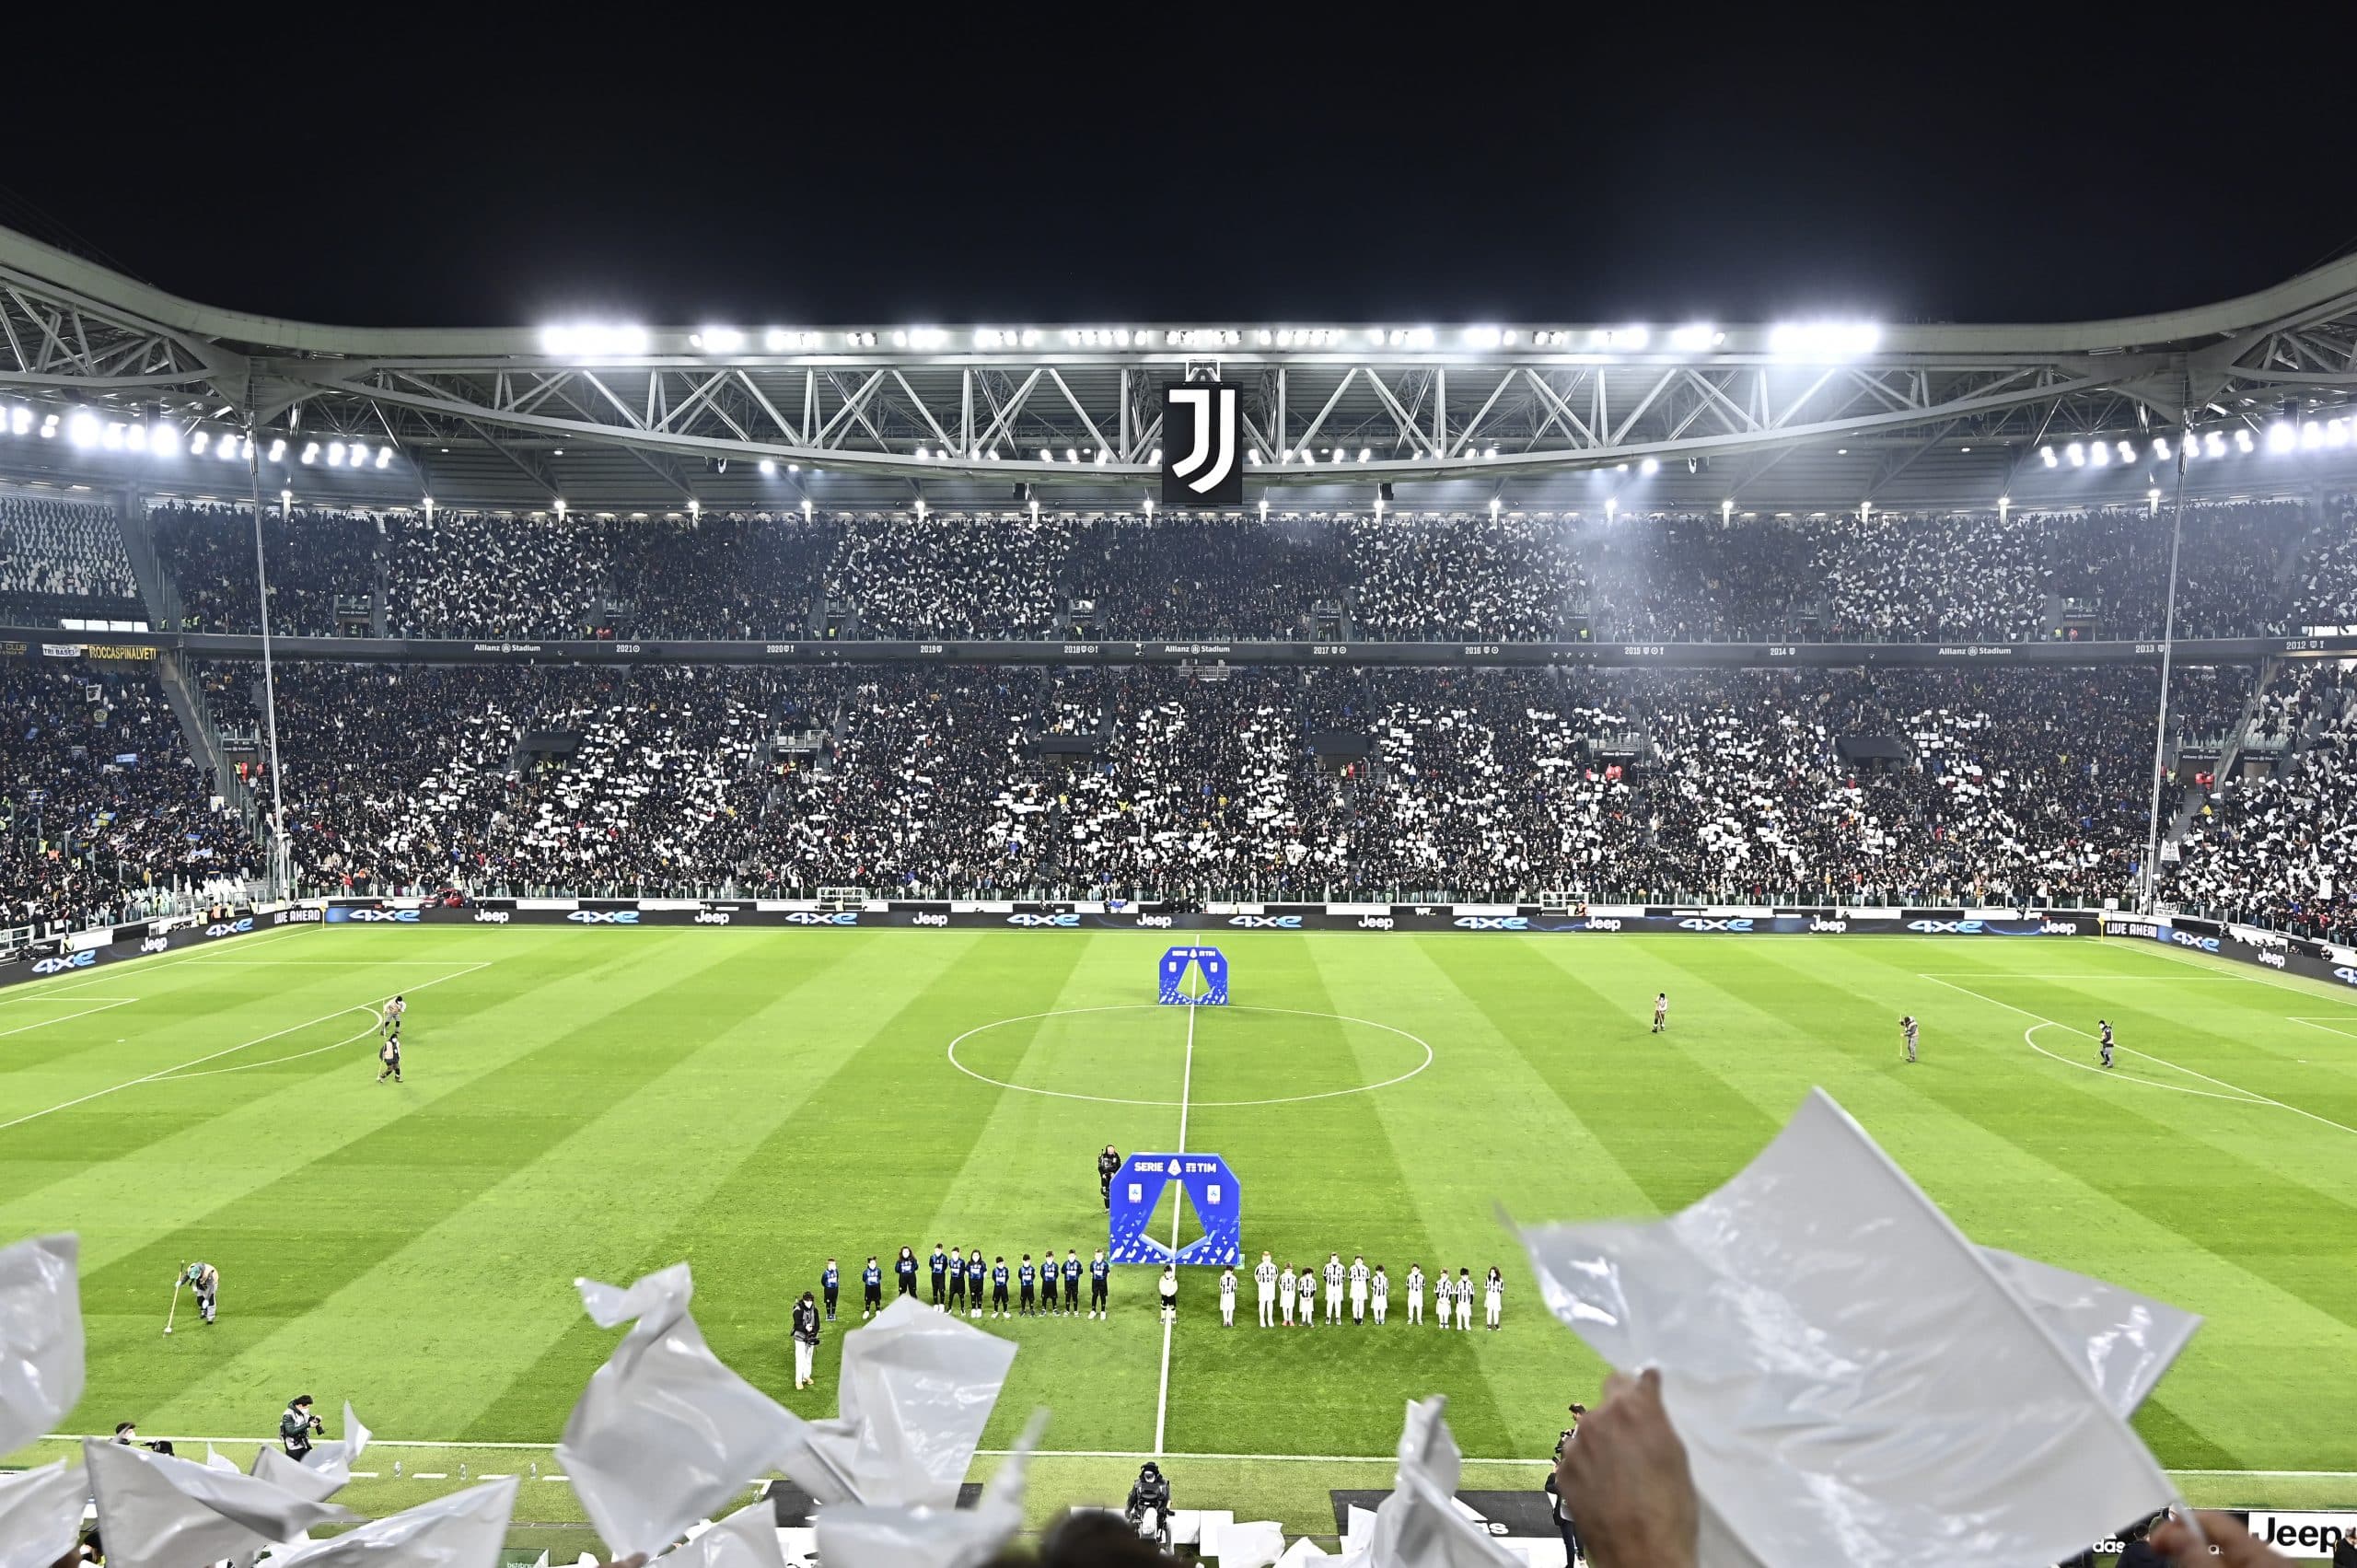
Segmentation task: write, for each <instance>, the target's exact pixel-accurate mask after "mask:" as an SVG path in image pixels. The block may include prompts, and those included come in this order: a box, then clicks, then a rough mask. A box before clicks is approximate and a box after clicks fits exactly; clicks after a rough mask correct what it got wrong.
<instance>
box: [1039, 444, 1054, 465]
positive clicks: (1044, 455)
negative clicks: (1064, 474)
mask: <svg viewBox="0 0 2357 1568" xmlns="http://www.w3.org/2000/svg"><path fill="white" fill-rule="evenodd" d="M1039 460H1040V461H1041V462H1043V463H1052V462H1054V461H1055V460H1056V455H1055V454H1054V453H1053V452H1051V451H1050V450H1048V448H1046V447H1040V448H1039Z"/></svg>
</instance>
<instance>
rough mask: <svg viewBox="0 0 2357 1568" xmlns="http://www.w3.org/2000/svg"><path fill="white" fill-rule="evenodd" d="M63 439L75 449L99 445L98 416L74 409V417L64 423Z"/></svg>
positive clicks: (87, 411) (84, 410) (85, 410)
mask: <svg viewBox="0 0 2357 1568" xmlns="http://www.w3.org/2000/svg"><path fill="white" fill-rule="evenodd" d="M65 438H66V439H67V440H69V441H71V442H73V443H74V445H75V446H76V447H95V446H97V445H98V444H99V416H98V415H96V414H94V413H92V412H90V411H89V410H87V409H75V411H74V417H73V418H72V419H69V420H67V421H66V423H65Z"/></svg>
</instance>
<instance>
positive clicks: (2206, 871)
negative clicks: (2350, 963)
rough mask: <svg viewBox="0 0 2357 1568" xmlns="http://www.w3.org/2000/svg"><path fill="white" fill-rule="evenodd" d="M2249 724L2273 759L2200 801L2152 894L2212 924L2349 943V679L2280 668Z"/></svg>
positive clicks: (2354, 884) (2356, 898)
mask: <svg viewBox="0 0 2357 1568" xmlns="http://www.w3.org/2000/svg"><path fill="white" fill-rule="evenodd" d="M2254 723H2255V726H2256V727H2257V728H2258V730H2259V731H2260V732H2261V733H2262V734H2264V735H2265V736H2267V737H2268V738H2271V739H2275V740H2279V741H2281V742H2282V743H2283V744H2284V746H2285V749H2286V750H2285V756H2284V760H2283V761H2282V763H2281V764H2280V765H2279V767H2278V769H2277V771H2276V772H2273V773H2271V774H2270V775H2268V776H2266V777H2264V778H2261V779H2258V780H2255V781H2251V782H2248V783H2246V784H2240V785H2237V786H2235V787H2234V788H2232V789H2230V790H2228V791H2226V792H2225V793H2223V795H2221V796H2218V797H2217V798H2216V799H2215V800H2214V801H2212V802H2207V803H2205V804H2204V805H2203V807H2202V809H2201V812H2200V816H2199V817H2197V818H2196V819H2195V820H2194V821H2193V822H2192V824H2191V825H2190V826H2189V828H2188V830H2187V831H2186V833H2185V836H2184V839H2183V840H2182V842H2180V844H2179V846H2178V848H2179V854H2180V857H2181V858H2180V859H2179V861H2178V863H2177V865H2175V866H2167V865H2164V867H2163V869H2164V872H2165V877H2164V879H2163V884H2162V885H2163V889H2164V891H2165V895H2166V896H2168V897H2170V898H2173V899H2175V900H2177V901H2179V902H2181V903H2183V904H2185V905H2187V906H2188V907H2189V908H2192V909H2195V910H2198V911H2201V912H2206V913H2209V914H2212V915H2213V916H2215V917H2218V918H2223V919H2228V920H2239V921H2245V922H2248V923H2252V924H2256V925H2265V926H2270V927H2273V928H2274V929H2276V930H2280V931H2290V932H2293V933H2295V934H2296V935H2303V936H2311V937H2316V938H2320V939H2323V940H2327V941H2334V942H2357V673H2352V672H2351V671H2350V670H2348V669H2346V668H2340V667H2339V666H2334V665H2316V664H2301V665H2292V666H2288V667H2286V668H2284V669H2282V671H2281V672H2279V673H2278V674H2277V676H2276V677H2275V679H2273V680H2272V681H2270V683H2269V686H2268V690H2267V691H2266V692H2265V693H2264V696H2263V699H2262V701H2261V703H2260V704H2259V712H2258V714H2256V715H2255V718H2254Z"/></svg>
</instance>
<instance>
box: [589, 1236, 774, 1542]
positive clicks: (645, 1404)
mask: <svg viewBox="0 0 2357 1568" xmlns="http://www.w3.org/2000/svg"><path fill="white" fill-rule="evenodd" d="M575 1285H576V1286H577V1287H578V1288H579V1290H580V1292H581V1302H582V1305H583V1306H584V1307H586V1308H587V1309H588V1313H589V1317H590V1318H591V1320H592V1321H594V1322H595V1323H597V1325H598V1327H599V1328H601V1329H611V1328H616V1327H618V1326H620V1325H621V1324H623V1323H630V1324H631V1330H630V1332H629V1333H627V1334H625V1335H623V1336H622V1342H621V1344H619V1345H617V1346H616V1347H614V1353H613V1354H612V1356H610V1358H608V1360H607V1362H606V1365H603V1366H601V1367H599V1368H598V1370H597V1372H596V1373H595V1374H594V1375H592V1376H591V1377H590V1379H589V1386H588V1387H587V1388H585V1389H583V1390H582V1392H581V1400H580V1402H579V1403H578V1404H576V1405H575V1406H574V1407H573V1414H572V1416H571V1417H570V1418H569V1419H568V1420H567V1421H566V1422H565V1423H564V1441H563V1442H562V1443H560V1444H559V1445H558V1446H557V1450H556V1452H557V1458H558V1459H559V1460H560V1461H561V1462H562V1463H563V1466H564V1469H565V1473H566V1474H567V1475H568V1476H570V1477H571V1478H572V1481H573V1490H574V1491H575V1493H578V1494H579V1496H580V1498H581V1503H582V1506H583V1507H585V1508H586V1509H587V1510H588V1513H589V1522H590V1523H591V1524H593V1525H595V1526H596V1527H597V1529H598V1535H599V1536H601V1537H602V1538H604V1539H605V1542H606V1544H607V1546H609V1547H610V1548H611V1549H612V1551H613V1554H614V1555H615V1556H616V1557H624V1556H628V1555H630V1554H632V1553H633V1552H640V1551H644V1552H645V1553H647V1554H648V1555H649V1556H652V1555H654V1554H655V1553H656V1552H658V1551H662V1550H663V1549H664V1548H665V1547H667V1546H669V1545H670V1544H671V1543H672V1542H673V1541H675V1540H677V1539H679V1538H680V1537H681V1536H682V1535H683V1534H685V1533H686V1531H687V1528H688V1527H689V1526H690V1525H692V1524H694V1523H695V1522H696V1521H697V1520H699V1519H702V1518H705V1517H708V1516H711V1515H712V1514H713V1513H714V1512H715V1511H716V1510H717V1509H719V1508H720V1507H721V1505H722V1504H726V1502H728V1500H729V1499H730V1498H732V1497H734V1496H735V1495H736V1494H737V1492H738V1490H739V1489H741V1488H742V1487H744V1486H745V1485H747V1484H748V1483H749V1482H750V1481H752V1480H753V1478H754V1477H756V1476H759V1475H761V1474H762V1473H763V1472H765V1471H767V1470H769V1469H772V1468H773V1467H774V1466H775V1465H776V1464H777V1463H778V1460H779V1457H780V1456H781V1455H782V1454H784V1451H785V1449H786V1446H787V1445H788V1444H789V1442H790V1441H791V1440H792V1438H793V1436H794V1432H795V1426H796V1425H797V1424H798V1423H797V1422H796V1421H795V1417H794V1416H793V1415H792V1414H791V1413H790V1412H788V1411H786V1410H785V1409H784V1407H782V1406H781V1405H779V1404H778V1403H777V1401H776V1400H772V1399H771V1398H770V1397H769V1396H768V1395H766V1394H764V1393H762V1392H761V1390H760V1389H758V1388H754V1387H753V1386H752V1385H751V1384H750V1383H748V1382H746V1381H745V1380H744V1379H743V1378H742V1377H739V1376H737V1374H736V1373H734V1372H731V1371H730V1370H729V1369H728V1368H727V1367H726V1366H724V1365H721V1362H720V1358H719V1357H718V1356H715V1355H714V1354H713V1353H712V1350H711V1347H710V1346H708V1345H706V1344H705V1343H704V1341H703V1334H702V1330H698V1329H697V1327H696V1322H695V1319H694V1318H691V1317H690V1316H689V1315H688V1300H689V1298H690V1297H691V1295H694V1294H695V1284H694V1282H693V1281H692V1280H691V1278H690V1276H689V1273H688V1266H687V1265H686V1264H685V1263H676V1264H674V1265H672V1266H671V1267H670V1268H668V1269H665V1270H663V1271H662V1272H659V1273H653V1274H649V1275H647V1276H646V1277H645V1278H644V1279H642V1280H640V1281H638V1282H637V1283H634V1284H633V1285H632V1286H631V1287H630V1288H629V1289H628V1290H621V1289H617V1288H616V1287H614V1286H612V1285H610V1284H600V1283H598V1282H597V1281H595V1280H577V1281H575ZM633 1318H634V1319H636V1321H635V1322H633V1321H632V1319H633Z"/></svg>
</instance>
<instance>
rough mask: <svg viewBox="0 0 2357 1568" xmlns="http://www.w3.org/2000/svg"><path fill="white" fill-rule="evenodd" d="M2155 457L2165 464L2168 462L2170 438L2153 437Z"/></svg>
mask: <svg viewBox="0 0 2357 1568" xmlns="http://www.w3.org/2000/svg"><path fill="white" fill-rule="evenodd" d="M2153 456H2154V457H2156V458H2158V459H2161V460H2162V461H2163V462H2166V461H2167V460H2168V456H2169V438H2168V437H2167V436H2154V437H2153Z"/></svg>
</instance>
